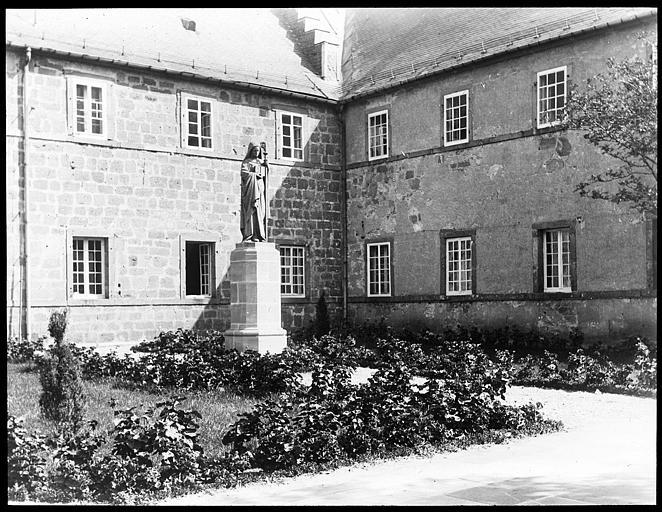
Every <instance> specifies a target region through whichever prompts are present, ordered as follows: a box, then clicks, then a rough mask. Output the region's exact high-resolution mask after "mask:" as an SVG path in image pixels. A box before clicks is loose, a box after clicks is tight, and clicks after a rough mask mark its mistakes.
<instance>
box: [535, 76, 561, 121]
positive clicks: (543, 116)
mask: <svg viewBox="0 0 662 512" xmlns="http://www.w3.org/2000/svg"><path fill="white" fill-rule="evenodd" d="M566 72H567V67H566V66H562V67H560V68H554V69H550V70H547V71H542V72H540V73H538V108H537V113H538V121H537V122H538V128H545V127H547V126H552V125H555V124H559V123H560V122H561V120H562V119H563V112H564V109H565V95H566V78H567V77H566Z"/></svg>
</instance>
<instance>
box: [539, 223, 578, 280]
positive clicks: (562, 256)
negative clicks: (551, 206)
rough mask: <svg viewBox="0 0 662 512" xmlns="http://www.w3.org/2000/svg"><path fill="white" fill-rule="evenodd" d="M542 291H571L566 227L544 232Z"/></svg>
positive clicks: (568, 242) (568, 244)
mask: <svg viewBox="0 0 662 512" xmlns="http://www.w3.org/2000/svg"><path fill="white" fill-rule="evenodd" d="M543 251H544V264H543V272H544V277H543V279H544V291H546V292H569V291H571V277H570V232H569V231H568V230H567V229H550V230H548V231H545V232H544V240H543Z"/></svg>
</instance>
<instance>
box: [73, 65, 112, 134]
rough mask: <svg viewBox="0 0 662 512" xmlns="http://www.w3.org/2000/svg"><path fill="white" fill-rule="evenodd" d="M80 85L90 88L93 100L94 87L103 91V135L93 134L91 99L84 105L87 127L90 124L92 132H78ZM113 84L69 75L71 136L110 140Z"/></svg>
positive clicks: (97, 79)
mask: <svg viewBox="0 0 662 512" xmlns="http://www.w3.org/2000/svg"><path fill="white" fill-rule="evenodd" d="M79 85H83V86H85V87H87V88H88V91H90V97H89V98H91V91H92V87H97V88H99V89H101V94H102V99H101V105H102V117H101V128H102V129H101V133H93V132H92V131H91V129H92V122H91V120H92V117H91V115H92V109H91V99H88V101H86V102H85V105H84V117H85V123H86V126H87V123H88V122H89V126H90V131H87V130H86V131H84V132H79V131H78V129H77V128H78V126H77V125H78V123H77V110H78V108H77V101H78V96H77V88H78V86H79ZM110 86H111V83H110V82H109V81H107V80H102V79H99V78H90V77H86V76H78V75H69V76H67V109H68V110H67V112H68V116H67V123H68V131H69V134H70V135H71V136H73V137H76V138H81V139H92V140H99V139H108V138H109V133H110V127H109V124H110V113H111V107H112V105H111V99H110V90H111V87H110Z"/></svg>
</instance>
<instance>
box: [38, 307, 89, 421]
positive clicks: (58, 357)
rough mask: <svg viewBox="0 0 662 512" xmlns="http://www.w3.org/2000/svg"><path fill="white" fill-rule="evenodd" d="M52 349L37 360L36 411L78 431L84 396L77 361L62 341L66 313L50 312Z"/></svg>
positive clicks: (67, 345) (49, 327) (81, 417)
mask: <svg viewBox="0 0 662 512" xmlns="http://www.w3.org/2000/svg"><path fill="white" fill-rule="evenodd" d="M48 329H49V331H50V333H51V336H53V338H55V345H54V346H53V347H52V348H51V350H50V353H49V356H48V357H46V358H44V359H42V360H40V363H39V380H40V382H41V387H42V392H41V395H40V397H39V407H40V409H41V412H42V414H43V415H44V417H45V418H47V419H49V420H51V421H54V422H56V423H58V424H60V426H61V427H62V428H69V427H72V428H73V429H74V430H75V429H77V428H78V426H79V425H80V422H81V421H82V419H83V411H84V407H85V393H84V391H83V383H82V379H81V372H80V367H79V363H78V359H77V358H76V356H75V355H74V354H73V353H72V351H71V348H70V346H69V344H68V343H66V342H65V341H64V340H63V338H64V331H65V329H66V311H64V312H57V311H56V312H53V313H52V314H51V319H50V322H49V325H48Z"/></svg>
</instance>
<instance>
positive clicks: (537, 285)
mask: <svg viewBox="0 0 662 512" xmlns="http://www.w3.org/2000/svg"><path fill="white" fill-rule="evenodd" d="M576 227H577V220H576V219H574V220H560V221H551V222H538V223H535V224H533V226H532V236H533V239H534V254H536V258H535V259H534V262H535V268H534V272H533V276H534V287H533V289H534V291H535V292H537V293H542V294H545V295H550V294H560V295H567V294H569V293H573V292H576V291H577V236H576ZM557 230H565V231H567V232H568V249H569V260H570V288H567V287H566V288H547V272H546V269H545V264H546V261H545V256H546V248H545V237H546V235H545V233H546V232H548V231H557Z"/></svg>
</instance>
